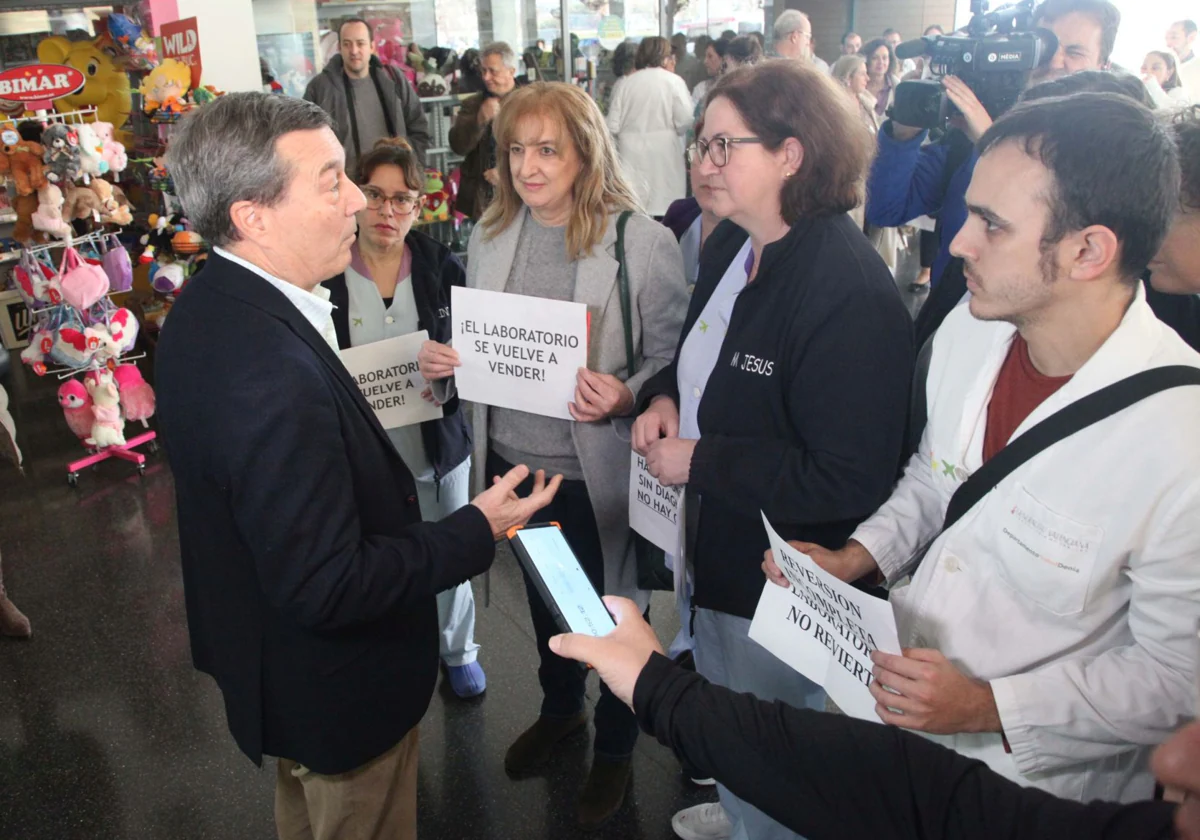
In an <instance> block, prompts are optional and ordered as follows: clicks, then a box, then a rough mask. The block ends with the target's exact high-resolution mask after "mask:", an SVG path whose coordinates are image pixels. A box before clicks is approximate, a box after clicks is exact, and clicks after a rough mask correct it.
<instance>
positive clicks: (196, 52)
mask: <svg viewBox="0 0 1200 840" xmlns="http://www.w3.org/2000/svg"><path fill="white" fill-rule="evenodd" d="M159 31H160V33H161V34H162V45H163V53H162V54H163V58H173V59H175V60H176V61H181V62H183V63H184V64H186V65H187V66H188V67H190V68H191V70H192V89H193V90H195V89H196V88H198V87H200V71H201V70H202V69H203V68H202V67H201V64H200V27H199V26H197V25H196V19H195V18H194V17H190V18H184V19H183V20H177V21H174V22H172V23H164V24H163V25H162V28H161V29H160V30H159Z"/></svg>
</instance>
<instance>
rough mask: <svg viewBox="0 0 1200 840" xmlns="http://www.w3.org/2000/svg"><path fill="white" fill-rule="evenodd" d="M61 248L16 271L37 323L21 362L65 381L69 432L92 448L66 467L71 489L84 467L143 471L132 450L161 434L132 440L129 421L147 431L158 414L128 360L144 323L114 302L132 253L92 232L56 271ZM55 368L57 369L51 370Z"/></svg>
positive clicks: (66, 251) (127, 279) (31, 255)
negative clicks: (120, 464)
mask: <svg viewBox="0 0 1200 840" xmlns="http://www.w3.org/2000/svg"><path fill="white" fill-rule="evenodd" d="M49 186H50V188H52V189H57V188H56V187H54V186H53V185H49ZM57 247H61V246H46V247H42V248H36V249H26V250H24V251H22V253H21V258H20V263H19V264H18V265H17V267H16V268H15V269H14V270H13V278H14V279H15V280H16V283H17V289H18V291H19V292H20V293H21V296H22V298H23V299H24V300H25V304H26V306H27V307H28V308H29V311H30V314H31V317H32V318H33V322H32V324H33V325H32V328H31V338H30V343H29V346H28V347H26V348H25V349H24V350H23V351H22V352H21V361H22V362H23V363H24V364H26V365H28V366H29V367H30V368H31V369H32V370H33V372H34V373H36V374H37V375H38V376H46V375H48V374H52V373H53V374H55V375H58V376H59V377H60V378H65V381H64V382H63V383H62V385H60V386H59V389H58V402H59V405H60V406H61V407H62V409H63V416H64V418H65V420H66V422H67V426H68V428H70V429H71V431H72V432H73V433H74V434H75V436H76V437H78V438H79V440H80V442H81V443H82V444H83V446H84V447H85V448H87V449H88V454H87V455H86V456H85V457H84V458H82V459H80V460H76V461H72V462H71V463H69V464H68V465H67V480H68V481H69V482H70V484H71V485H72V486H74V485H76V484H77V483H78V480H79V471H80V470H81V469H83V468H84V467H87V466H91V465H93V464H96V463H99V462H100V461H104V460H107V459H109V458H118V459H121V460H125V461H130V462H132V463H134V464H136V465H137V468H138V471H139V472H143V471H144V470H145V461H146V458H145V456H144V455H142V454H140V453H138V452H135V451H133V449H134V447H137V446H141V445H142V444H146V443H149V444H151V446H152V447H153V448H156V447H157V444H155V443H154V441H155V439H156V435H155V433H154V432H153V431H146V432H143V433H141V434H139V435H138V436H137V437H135V438H132V439H127V438H126V436H125V424H126V423H127V422H139V423H141V424H142V425H143V426H147V423H146V421H147V420H148V419H149V418H150V417H152V416H153V415H154V409H155V399H154V390H153V389H152V388H151V387H150V385H149V384H147V383H146V381H145V378H144V377H143V376H142V375H141V372H140V371H139V370H138V369H137V368H136V367H135V366H134V365H132V364H131V363H130V362H131V361H132V360H131V358H130V356H129V354H130V353H132V352H133V350H134V346H135V344H136V342H137V337H138V333H139V329H140V325H139V322H138V320H137V318H136V317H135V315H134V313H133V312H132V311H130V310H129V309H128V308H125V307H123V306H118V305H117V304H116V303H114V302H113V301H112V299H111V297H110V295H113V294H118V293H121V292H124V291H128V289H129V288H130V286H131V285H132V267H131V265H130V261H129V255H128V254H127V253H126V252H125V249H124V248H123V247H121V246H120V244H119V243H118V242H117V241H116V237H115V236H113V235H111V234H110V235H107V236H105V235H95V234H94V235H91V236H89V237H87V238H86V239H85V240H83V241H82V242H81V243H80V247H79V248H76V247H74V246H71V245H67V246H66V247H64V248H63V254H62V258H61V260H60V261H59V263H58V265H57V266H55V264H54V263H53V262H52V261H51V260H50V251H51V248H57ZM81 249H83V250H81ZM85 251H91V253H85ZM50 365H55V366H57V368H56V369H55V370H53V371H51V370H50Z"/></svg>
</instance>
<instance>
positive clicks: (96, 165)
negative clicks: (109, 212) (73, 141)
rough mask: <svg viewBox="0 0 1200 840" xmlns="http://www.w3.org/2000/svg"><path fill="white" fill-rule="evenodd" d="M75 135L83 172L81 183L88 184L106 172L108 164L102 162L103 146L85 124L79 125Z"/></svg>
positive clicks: (90, 128)
mask: <svg viewBox="0 0 1200 840" xmlns="http://www.w3.org/2000/svg"><path fill="white" fill-rule="evenodd" d="M76 133H77V134H78V135H79V163H80V168H81V169H82V171H83V183H84V184H90V183H91V181H92V179H93V178H99V177H100V176H101V175H103V174H104V173H105V172H107V171H108V164H107V163H105V162H104V144H103V143H101V142H100V138H99V137H97V136H96V132H95V131H94V130H93V129H92V127H91V126H90V125H88V124H87V123H83V124H82V125H80V126H79V127H78V128H77V129H76Z"/></svg>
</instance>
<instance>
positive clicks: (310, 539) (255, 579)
mask: <svg viewBox="0 0 1200 840" xmlns="http://www.w3.org/2000/svg"><path fill="white" fill-rule="evenodd" d="M156 371H157V373H156V378H155V385H156V387H157V390H158V414H159V419H160V423H161V428H162V431H163V436H164V439H165V444H166V449H167V456H168V459H169V460H170V464H171V469H172V471H173V472H174V476H175V493H176V501H177V504H178V509H179V543H180V553H181V555H182V561H183V581H184V592H185V596H186V600H187V611H188V628H189V631H190V635H191V643H192V657H193V661H194V662H195V665H196V667H197V668H198V669H199V670H201V671H204V672H205V673H208V674H211V675H212V676H213V677H214V678H215V679H216V681H217V684H218V685H219V686H220V688H221V691H222V692H223V693H224V697H225V709H226V713H227V716H228V719H229V729H230V731H231V732H232V733H233V736H234V738H235V739H236V741H237V743H238V746H240V747H241V749H242V751H243V752H245V753H246V755H248V756H249V757H250V758H251V759H252V760H254V761H255V762H258V763H261V761H262V756H263V755H264V754H266V755H273V756H281V757H284V758H289V759H292V760H294V761H297V762H299V763H301V764H303V765H305V766H306V767H308V768H309V769H311V770H313V771H315V772H318V773H325V774H334V773H342V772H346V771H348V770H352V769H354V768H356V767H359V766H361V765H363V764H365V763H366V762H368V761H370V760H371V759H372V758H375V757H376V756H379V755H381V754H383V753H384V752H386V751H387V750H389V749H391V748H392V747H393V746H395V745H396V744H397V743H398V742H399V741H400V739H401V738H403V737H404V735H405V734H406V733H407V732H408V731H409V730H410V729H411V728H412V727H413V726H415V725H416V724H417V722H418V721H419V720H420V719H421V716H422V715H424V713H425V710H426V708H427V707H428V705H429V699H430V697H431V696H432V693H433V687H434V682H435V680H436V679H437V667H438V665H437V663H438V641H437V633H438V630H437V609H436V606H435V601H434V595H435V594H436V593H437V592H439V591H441V590H443V589H447V588H450V587H452V586H455V585H457V584H459V583H461V582H462V581H464V580H467V579H468V578H470V577H472V576H473V575H476V574H478V573H480V572H482V571H484V570H485V569H487V568H488V566H490V565H491V561H492V557H493V555H494V551H495V543H494V541H493V539H492V533H491V528H490V527H489V525H488V523H487V519H486V518H485V517H484V516H483V514H482V513H481V512H480V511H479V509H478V508H476V507H474V506H473V505H467V506H466V507H464V508H462V509H461V510H459V511H458V512H456V513H454V514H452V515H451V516H449V517H448V518H446V519H444V520H442V521H441V522H428V523H422V522H421V514H420V508H419V506H418V504H417V497H416V486H415V484H414V482H413V477H412V474H411V473H410V472H409V471H408V468H407V467H405V465H404V462H403V461H402V460H401V459H400V456H399V455H397V454H396V450H395V448H394V447H393V446H392V444H391V442H390V441H389V440H388V437H387V435H386V433H385V432H384V430H383V428H382V427H381V426H380V425H379V422H378V421H377V420H376V419H375V415H374V414H373V413H372V411H371V409H370V407H369V406H368V405H367V402H366V401H365V400H364V399H363V397H362V395H361V394H360V393H359V391H358V389H357V388H356V387H355V384H354V382H353V380H351V378H350V375H349V374H348V373H347V372H346V369H345V368H344V367H343V366H342V363H341V362H340V361H339V359H338V358H337V356H336V355H335V354H334V352H333V350H332V349H330V347H329V345H328V344H327V343H326V342H325V341H324V340H323V339H322V338H321V335H320V334H319V333H318V332H317V330H315V329H314V328H313V326H312V324H310V323H309V322H308V321H307V320H306V319H305V317H304V316H303V315H302V314H301V313H300V311H299V310H298V309H296V307H295V306H294V305H293V304H292V303H291V301H289V300H288V299H287V298H286V297H285V296H284V295H283V294H282V293H281V292H280V291H279V290H278V289H276V288H274V287H273V286H272V285H271V284H270V283H268V282H267V281H266V280H264V279H263V278H262V277H259V276H258V275H257V274H255V273H254V272H252V271H249V270H248V269H246V268H243V267H242V266H239V265H237V264H236V263H233V262H232V261H230V260H227V259H224V258H222V257H221V256H220V255H219V254H213V256H212V257H211V258H210V259H209V261H208V265H207V266H206V268H205V270H204V271H203V272H201V273H200V274H198V275H196V277H195V278H194V279H193V280H192V281H191V282H190V283H189V284H188V286H187V287H186V288H185V290H184V291H183V293H182V294H181V295H180V297H179V300H178V302H177V303H176V304H175V306H174V308H172V310H171V315H170V317H169V319H168V320H167V323H166V325H165V327H164V329H163V333H162V338H161V340H160V342H159V345H158V352H157V360H156Z"/></svg>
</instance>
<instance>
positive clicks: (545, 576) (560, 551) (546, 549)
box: [516, 527, 616, 636]
mask: <svg viewBox="0 0 1200 840" xmlns="http://www.w3.org/2000/svg"><path fill="white" fill-rule="evenodd" d="M516 539H518V540H520V541H521V545H522V546H523V547H524V549H525V552H526V554H527V555H528V556H529V559H530V560H532V561H533V564H534V565H535V566H536V567H537V570H538V574H540V575H541V578H542V582H543V583H544V584H545V585H546V589H548V590H549V591H550V597H551V598H553V599H554V602H555V603H556V604H557V605H558V609H559V612H561V613H562V615H563V618H564V619H565V620H566V622H567V625H568V626H569V627H570V628H571V632H573V633H584V634H586V635H588V636H603V635H605V634H606V633H608V632H609V631H611V630H612V629H613V628H614V627H615V626H616V625H615V624H613V620H612V616H610V615H609V614H608V609H607V608H606V607H605V606H604V602H603V601H601V600H600V596H599V595H597V594H596V590H595V588H594V587H593V586H592V582H591V581H590V580H588V577H587V575H586V574H585V573H584V571H583V569H582V567H580V565H579V561H578V560H577V559H575V554H574V552H572V551H571V547H570V546H569V545H567V540H566V538H565V537H563V534H562V531H560V530H559V529H558V528H554V527H547V528H526V529H524V530H522V531H519V532H518V533H517V534H516Z"/></svg>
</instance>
